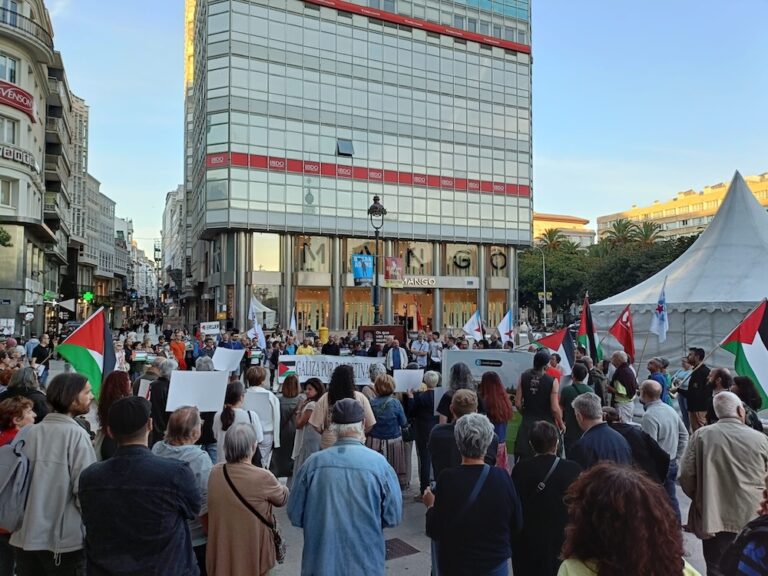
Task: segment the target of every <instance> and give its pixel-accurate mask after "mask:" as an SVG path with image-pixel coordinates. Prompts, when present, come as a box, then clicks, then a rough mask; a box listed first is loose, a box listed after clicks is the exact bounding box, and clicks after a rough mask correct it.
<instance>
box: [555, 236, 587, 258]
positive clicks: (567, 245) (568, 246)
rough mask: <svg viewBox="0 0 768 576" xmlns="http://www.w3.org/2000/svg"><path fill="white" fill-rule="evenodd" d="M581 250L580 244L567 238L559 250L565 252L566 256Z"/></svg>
mask: <svg viewBox="0 0 768 576" xmlns="http://www.w3.org/2000/svg"><path fill="white" fill-rule="evenodd" d="M581 249H582V248H581V244H578V243H577V242H574V241H573V240H571V239H569V238H566V239H565V240H563V242H561V243H560V248H559V250H560V251H561V252H565V253H566V254H575V253H576V252H578V251H579V250H581Z"/></svg>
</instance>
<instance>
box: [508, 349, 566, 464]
mask: <svg viewBox="0 0 768 576" xmlns="http://www.w3.org/2000/svg"><path fill="white" fill-rule="evenodd" d="M549 365H550V356H549V352H547V351H546V350H539V351H538V352H536V354H535V355H534V356H533V368H530V369H528V370H526V371H525V372H523V373H522V374H521V375H520V383H519V384H518V386H517V390H516V391H515V407H516V408H517V409H518V411H520V412H522V414H523V422H522V423H521V424H520V429H519V430H518V432H517V439H516V440H515V457H516V458H518V459H520V458H530V457H531V456H533V451H532V450H531V446H530V444H529V442H528V433H529V432H530V430H531V428H532V427H533V424H534V423H535V422H538V421H539V420H546V421H547V422H550V423H552V424H554V425H555V426H557V428H558V430H561V431H562V430H563V429H564V428H565V425H564V424H563V411H562V410H561V409H560V382H559V381H558V379H557V378H554V377H552V376H551V375H550V374H549V373H548V372H549V369H548V368H547V367H548V366H549Z"/></svg>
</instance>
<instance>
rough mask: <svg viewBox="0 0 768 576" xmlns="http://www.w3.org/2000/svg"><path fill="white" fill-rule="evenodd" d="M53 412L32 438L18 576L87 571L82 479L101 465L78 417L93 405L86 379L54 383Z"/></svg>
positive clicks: (14, 541)
mask: <svg viewBox="0 0 768 576" xmlns="http://www.w3.org/2000/svg"><path fill="white" fill-rule="evenodd" d="M47 397H48V402H49V403H50V404H51V406H52V407H53V412H52V413H50V414H48V415H47V416H46V417H45V418H44V419H43V421H42V422H41V423H40V424H36V425H35V426H33V427H31V429H30V430H29V432H28V433H26V438H25V440H26V443H25V445H24V454H25V455H26V457H27V458H28V459H29V492H28V495H27V504H26V507H25V508H24V516H23V520H22V523H21V527H20V528H19V529H18V530H16V531H15V532H14V533H13V534H12V535H11V541H10V542H11V546H13V547H14V549H15V554H16V574H17V576H37V575H38V574H45V575H46V576H76V575H78V574H83V573H84V571H85V555H84V553H83V547H84V540H83V521H82V518H81V516H80V508H79V505H78V503H77V490H78V485H79V483H80V474H81V473H82V472H83V470H85V469H86V468H88V466H90V465H91V464H93V463H94V462H96V453H95V452H94V450H93V445H92V444H91V437H90V436H89V435H88V432H86V430H85V428H83V427H82V426H81V425H80V424H78V423H77V421H76V420H75V418H76V417H78V416H81V415H83V414H87V413H88V410H89V409H90V406H91V402H92V401H93V394H92V393H91V385H90V383H89V382H88V379H87V378H86V377H85V376H82V375H80V374H77V373H74V372H70V373H65V374H59V375H58V376H56V377H55V378H53V380H51V382H50V384H49V386H48V392H47Z"/></svg>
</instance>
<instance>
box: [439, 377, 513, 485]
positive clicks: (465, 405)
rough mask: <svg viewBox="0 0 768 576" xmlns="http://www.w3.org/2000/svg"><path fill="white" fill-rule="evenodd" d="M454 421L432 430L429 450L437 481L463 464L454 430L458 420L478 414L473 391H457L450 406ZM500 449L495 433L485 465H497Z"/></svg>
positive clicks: (475, 395)
mask: <svg viewBox="0 0 768 576" xmlns="http://www.w3.org/2000/svg"><path fill="white" fill-rule="evenodd" d="M450 410H451V415H452V417H453V420H452V421H451V422H450V423H449V424H438V425H437V426H435V427H434V428H433V429H432V433H431V434H430V435H429V442H428V443H427V450H428V451H429V456H430V459H431V461H432V474H433V478H435V479H437V478H439V477H440V474H441V473H442V472H443V470H446V469H448V468H453V467H455V466H458V465H460V464H461V454H460V453H459V449H458V447H457V446H456V438H455V436H454V430H455V426H456V420H458V419H459V418H461V417H462V416H464V415H466V414H473V413H475V412H477V394H476V393H475V392H474V391H472V390H467V389H461V390H456V392H455V393H454V394H453V397H452V398H451V405H450ZM498 447H499V438H498V437H497V436H496V434H495V433H494V435H493V439H492V440H491V444H490V445H489V446H488V450H487V451H486V453H485V463H486V464H488V465H489V466H495V465H496V451H497V449H498Z"/></svg>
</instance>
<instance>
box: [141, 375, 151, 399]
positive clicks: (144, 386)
mask: <svg viewBox="0 0 768 576" xmlns="http://www.w3.org/2000/svg"><path fill="white" fill-rule="evenodd" d="M150 384H152V380H144V379H141V380H139V394H138V396H139V398H146V399H147V400H149V385H150Z"/></svg>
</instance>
